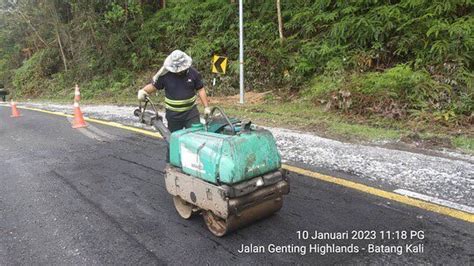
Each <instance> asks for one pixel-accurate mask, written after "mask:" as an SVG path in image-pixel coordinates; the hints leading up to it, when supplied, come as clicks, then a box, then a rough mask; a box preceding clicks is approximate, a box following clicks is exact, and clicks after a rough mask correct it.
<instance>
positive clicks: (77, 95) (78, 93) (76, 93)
mask: <svg viewBox="0 0 474 266" xmlns="http://www.w3.org/2000/svg"><path fill="white" fill-rule="evenodd" d="M80 100H81V90H80V89H79V85H77V84H76V87H75V88H74V101H75V102H79V101H80Z"/></svg>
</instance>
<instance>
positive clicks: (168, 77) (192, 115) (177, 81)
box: [138, 50, 211, 132]
mask: <svg viewBox="0 0 474 266" xmlns="http://www.w3.org/2000/svg"><path fill="white" fill-rule="evenodd" d="M192 61H193V60H192V59H191V57H190V56H188V55H187V54H186V53H184V52H183V51H180V50H175V51H173V52H172V53H171V54H170V55H169V56H168V57H167V58H166V59H165V61H164V63H163V66H162V67H161V68H160V70H159V71H158V72H157V73H156V75H155V76H153V79H152V82H151V83H150V84H148V85H146V86H145V87H143V88H142V89H140V90H139V91H138V100H140V101H145V98H146V97H147V96H149V95H151V94H152V93H155V92H156V91H157V90H163V89H164V90H165V108H166V120H168V129H169V130H170V131H171V132H174V131H176V130H180V129H183V128H189V127H191V125H192V124H197V123H200V119H199V111H198V109H197V107H196V98H197V97H196V94H197V95H198V96H199V98H200V99H201V103H202V104H203V105H204V115H205V116H208V115H209V114H210V113H211V109H210V108H209V101H208V99H207V95H206V90H205V88H204V84H203V81H202V77H201V74H199V72H198V71H197V70H196V69H195V68H193V67H192V66H191V64H192Z"/></svg>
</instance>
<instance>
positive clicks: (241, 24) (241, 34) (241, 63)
mask: <svg viewBox="0 0 474 266" xmlns="http://www.w3.org/2000/svg"><path fill="white" fill-rule="evenodd" d="M242 2H243V0H239V50H240V51H239V66H240V67H239V78H240V103H241V104H243V103H244V5H243V3H242Z"/></svg>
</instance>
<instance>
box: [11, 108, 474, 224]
mask: <svg viewBox="0 0 474 266" xmlns="http://www.w3.org/2000/svg"><path fill="white" fill-rule="evenodd" d="M19 108H21V109H27V110H32V111H38V112H42V113H47V114H52V115H59V116H65V117H72V115H69V114H65V113H61V112H52V111H47V110H42V109H38V108H30V107H19ZM84 119H85V120H86V121H89V122H93V123H97V124H102V125H106V126H111V127H116V128H121V129H125V130H129V131H133V132H136V133H140V134H143V135H147V136H151V137H155V138H163V137H162V136H161V135H160V134H158V133H155V132H151V131H149V130H145V129H140V128H135V127H131V126H125V125H123V124H120V123H117V122H111V121H104V120H99V119H94V118H84ZM282 167H283V168H284V169H286V170H288V171H292V172H295V173H298V174H301V175H305V176H309V177H312V178H314V179H318V180H321V181H325V182H328V183H332V184H336V185H339V186H343V187H348V188H351V189H354V190H358V191H361V192H364V193H367V194H370V195H374V196H377V197H380V198H385V199H389V200H392V201H396V202H399V203H403V204H405V205H409V206H413V207H417V208H419V209H424V210H427V211H431V212H434V213H438V214H443V215H446V216H450V217H453V218H456V219H459V220H463V221H466V222H470V223H474V215H473V214H470V213H467V212H463V211H459V210H455V209H451V208H448V207H444V206H441V205H437V204H434V203H429V202H426V201H422V200H418V199H414V198H410V197H408V196H404V195H399V194H396V193H393V192H389V191H385V190H382V189H378V188H374V187H370V186H367V185H364V184H361V183H356V182H353V181H349V180H346V179H342V178H337V177H333V176H328V175H323V174H319V173H316V172H313V171H310V170H306V169H303V168H299V167H296V166H291V165H287V164H283V165H282Z"/></svg>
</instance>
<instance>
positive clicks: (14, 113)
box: [10, 100, 22, 118]
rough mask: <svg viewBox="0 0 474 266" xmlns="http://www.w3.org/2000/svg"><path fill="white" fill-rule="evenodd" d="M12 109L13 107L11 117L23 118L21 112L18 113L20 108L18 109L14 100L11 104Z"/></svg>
mask: <svg viewBox="0 0 474 266" xmlns="http://www.w3.org/2000/svg"><path fill="white" fill-rule="evenodd" d="M10 105H11V107H12V115H11V116H10V117H13V118H15V117H20V116H22V115H21V114H20V111H18V108H16V103H15V102H14V101H13V100H12V101H11V103H10Z"/></svg>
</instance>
